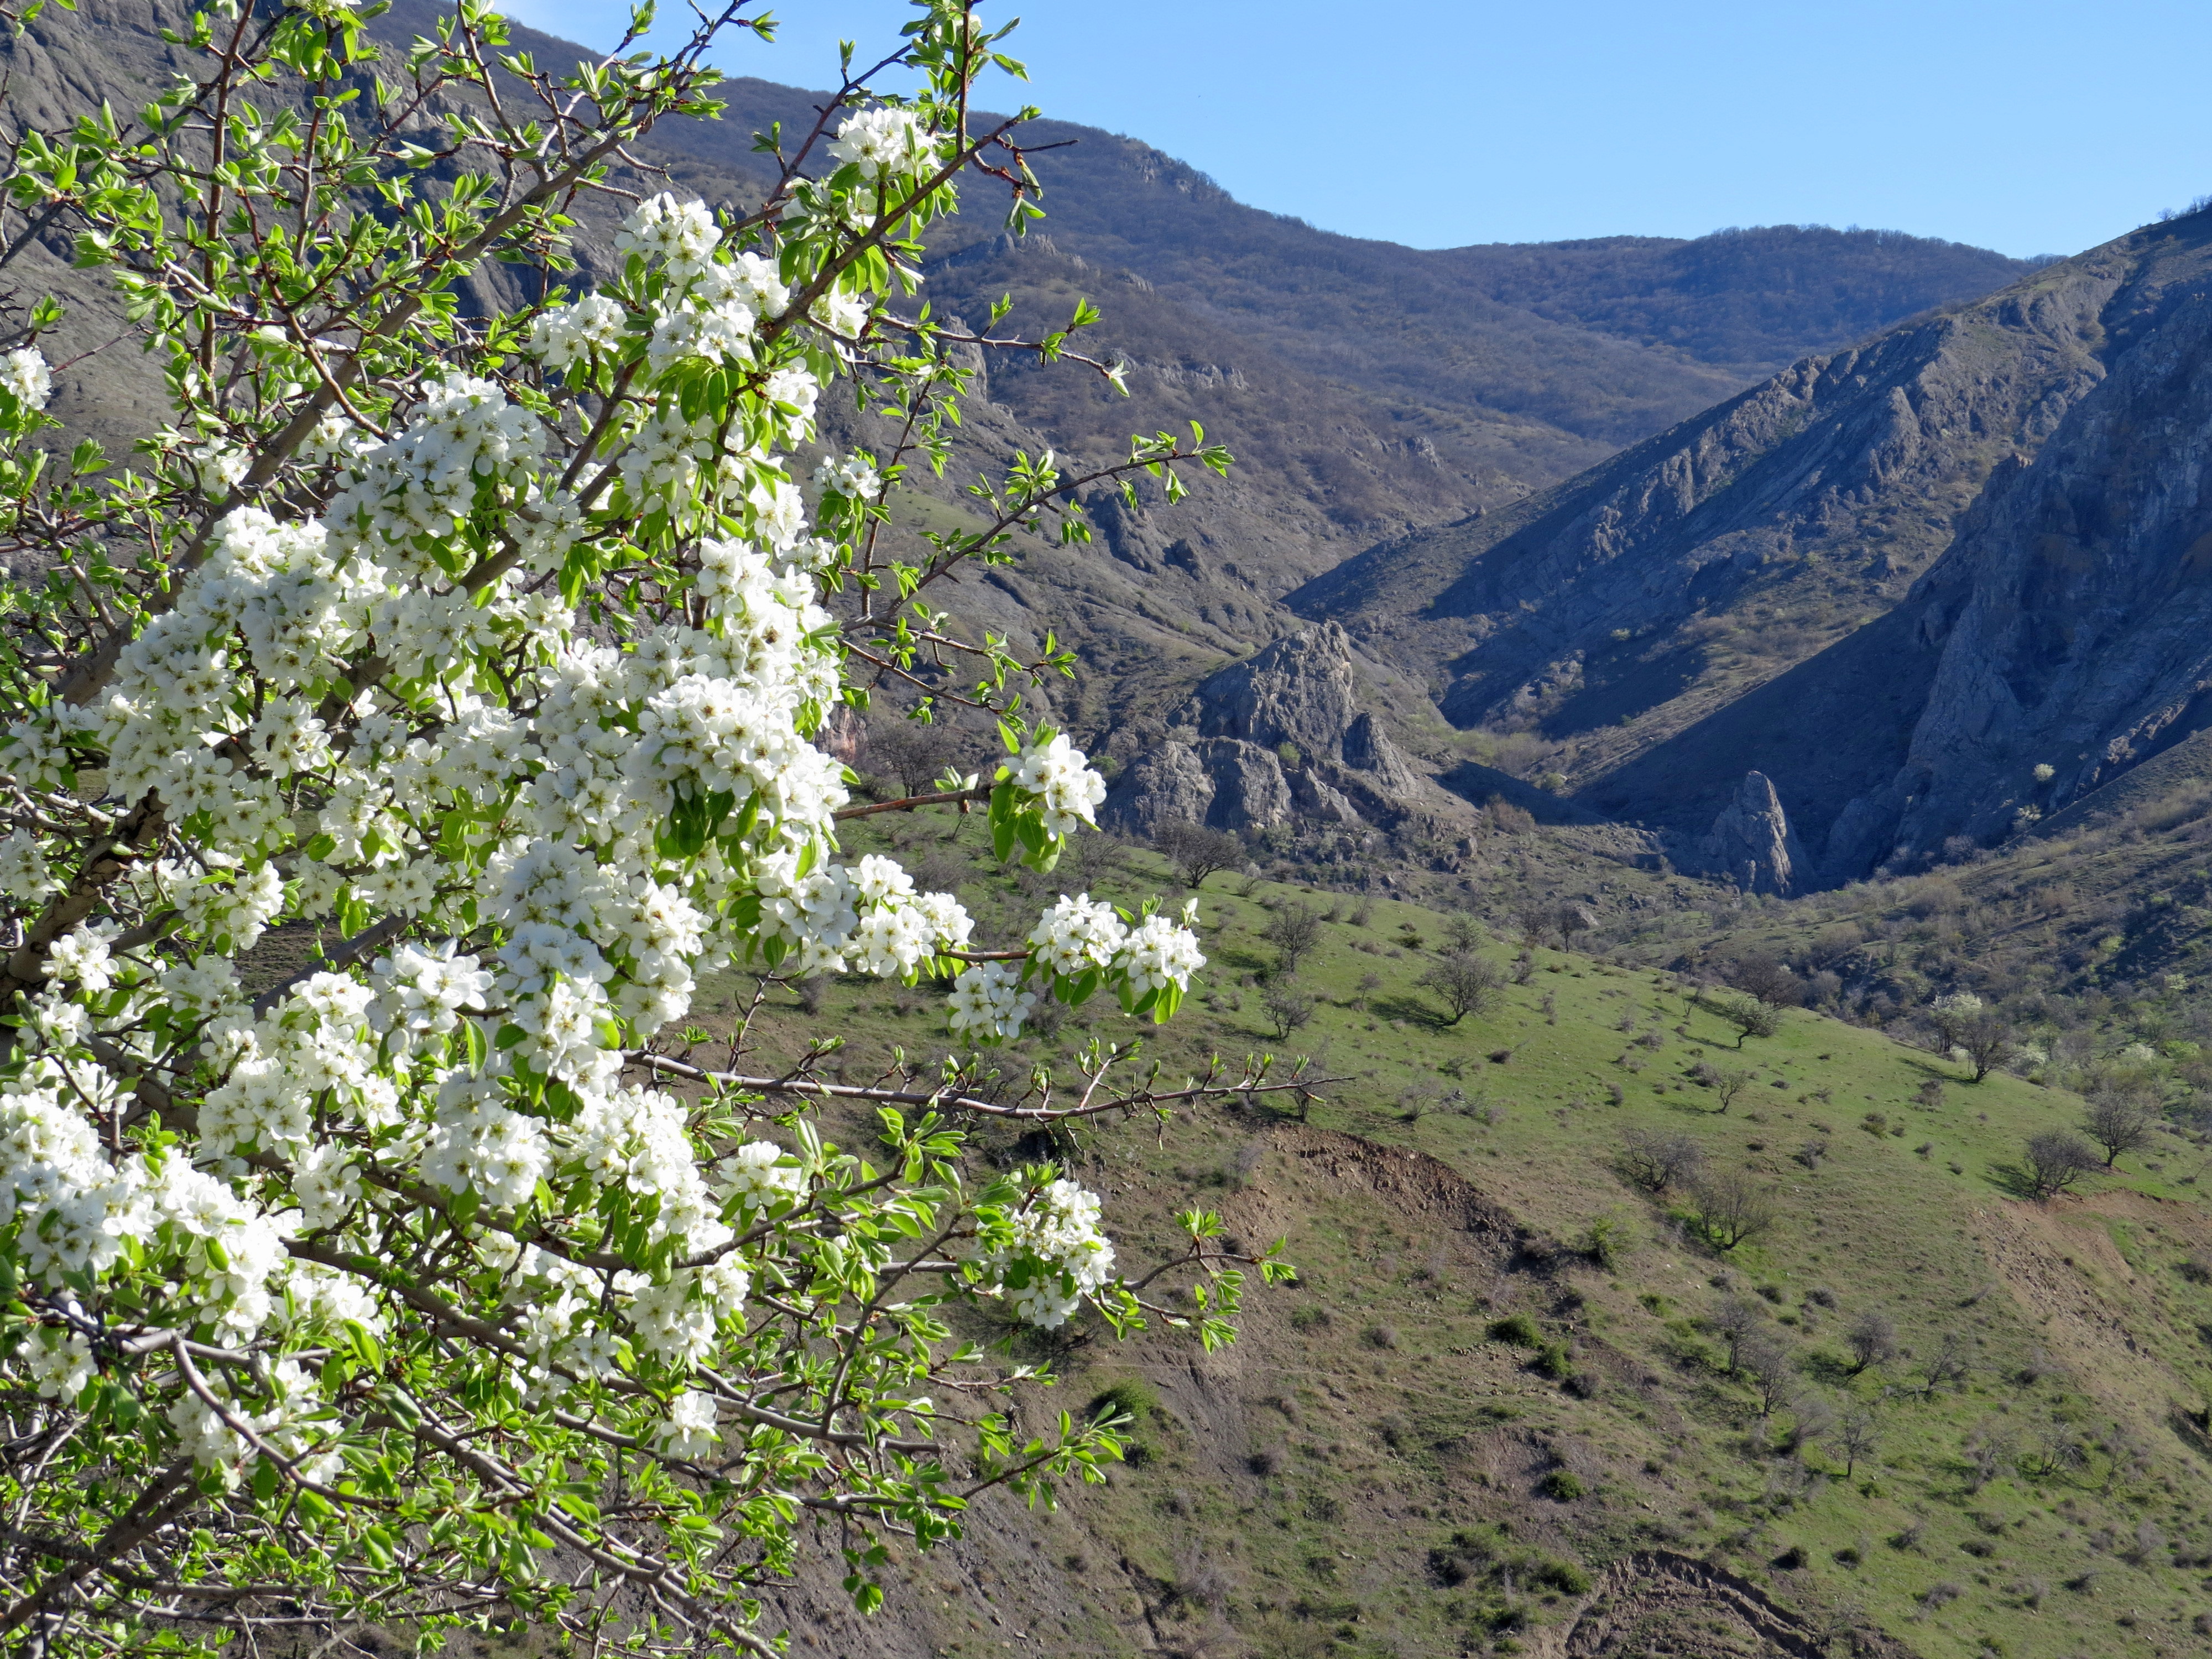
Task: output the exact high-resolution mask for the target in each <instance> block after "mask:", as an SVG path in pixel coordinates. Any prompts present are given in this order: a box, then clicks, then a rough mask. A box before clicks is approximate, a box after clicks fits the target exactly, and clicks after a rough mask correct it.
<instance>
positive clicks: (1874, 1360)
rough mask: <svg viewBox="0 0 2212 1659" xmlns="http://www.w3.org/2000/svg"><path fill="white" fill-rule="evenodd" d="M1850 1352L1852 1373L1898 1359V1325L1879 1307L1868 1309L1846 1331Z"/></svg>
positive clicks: (1854, 1374) (1845, 1339)
mask: <svg viewBox="0 0 2212 1659" xmlns="http://www.w3.org/2000/svg"><path fill="white" fill-rule="evenodd" d="M1844 1343H1845V1344H1846V1345H1847V1346H1849V1347H1850V1351H1851V1375H1852V1376H1857V1375H1858V1374H1859V1373H1860V1372H1861V1371H1863V1370H1866V1369H1867V1368H1868V1367H1869V1366H1870V1365H1886V1364H1888V1363H1889V1362H1890V1361H1891V1360H1893V1359H1894V1358H1897V1326H1896V1324H1895V1323H1894V1322H1893V1321H1892V1320H1891V1318H1890V1316H1888V1315H1887V1314H1886V1313H1883V1312H1882V1311H1881V1310H1880V1309H1878V1308H1869V1309H1868V1310H1866V1312H1864V1313H1863V1314H1861V1315H1860V1316H1858V1318H1857V1320H1855V1321H1854V1322H1852V1324H1851V1328H1850V1330H1849V1331H1847V1332H1845V1333H1844Z"/></svg>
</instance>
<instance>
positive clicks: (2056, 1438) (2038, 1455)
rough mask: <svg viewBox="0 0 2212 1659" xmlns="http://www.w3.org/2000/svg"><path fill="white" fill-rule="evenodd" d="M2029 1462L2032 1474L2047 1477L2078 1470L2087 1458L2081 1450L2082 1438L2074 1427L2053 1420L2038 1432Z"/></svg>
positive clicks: (2029, 1469)
mask: <svg viewBox="0 0 2212 1659" xmlns="http://www.w3.org/2000/svg"><path fill="white" fill-rule="evenodd" d="M2086 1461H2087V1458H2086V1455H2085V1454H2084V1453H2083V1451H2082V1449H2081V1435H2080V1433H2079V1432H2078V1431H2076V1430H2075V1427H2074V1425H2072V1424H2070V1423H2062V1422H2060V1421H2058V1420H2057V1419H2056V1418H2053V1419H2051V1421H2050V1422H2048V1423H2045V1425H2043V1427H2042V1428H2041V1429H2040V1430H2039V1431H2038V1432H2037V1434H2036V1437H2035V1445H2034V1447H2033V1449H2031V1450H2030V1451H2029V1453H2028V1455H2027V1466H2028V1471H2029V1473H2030V1474H2038V1475H2043V1476H2046V1477H2047V1476H2050V1475H2054V1474H2064V1473H2065V1472H2066V1471H2067V1470H2069V1469H2078V1468H2081V1465H2082V1464H2083V1462H2086Z"/></svg>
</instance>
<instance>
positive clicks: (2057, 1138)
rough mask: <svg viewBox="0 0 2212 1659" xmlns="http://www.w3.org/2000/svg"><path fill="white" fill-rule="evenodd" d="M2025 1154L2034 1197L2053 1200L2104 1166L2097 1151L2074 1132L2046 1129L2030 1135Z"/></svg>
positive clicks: (2029, 1181) (2029, 1193)
mask: <svg viewBox="0 0 2212 1659" xmlns="http://www.w3.org/2000/svg"><path fill="white" fill-rule="evenodd" d="M2022 1152H2023V1156H2024V1162H2025V1168H2026V1171H2027V1194H2028V1196H2029V1197H2031V1198H2039V1199H2040V1198H2052V1197H2056V1196H2057V1194H2060V1193H2063V1192H2068V1191H2070V1190H2071V1189H2072V1188H2074V1187H2075V1185H2076V1184H2078V1183H2079V1182H2081V1178H2082V1177H2083V1176H2087V1174H2088V1173H2089V1172H2090V1171H2091V1170H2094V1169H2096V1168H2098V1167H2099V1164H2100V1159H2099V1158H2098V1157H2097V1153H2096V1149H2095V1148H2093V1146H2090V1145H2089V1143H2088V1142H2087V1141H2086V1140H2084V1139H2081V1136H2079V1135H2077V1134H2075V1133H2074V1132H2073V1131H2072V1130H2071V1129H2045V1131H2044V1132H2043V1133H2040V1134H2034V1135H2030V1136H2029V1137H2028V1138H2027V1146H2025V1147H2024V1148H2023V1149H2022Z"/></svg>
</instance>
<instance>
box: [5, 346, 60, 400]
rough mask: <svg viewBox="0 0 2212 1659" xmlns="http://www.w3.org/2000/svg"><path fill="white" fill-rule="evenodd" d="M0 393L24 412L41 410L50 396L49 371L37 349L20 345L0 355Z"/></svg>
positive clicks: (52, 382)
mask: <svg viewBox="0 0 2212 1659" xmlns="http://www.w3.org/2000/svg"><path fill="white" fill-rule="evenodd" d="M0 392H7V393H8V394H9V396H11V397H12V398H15V401H16V402H17V403H19V404H22V405H23V407H24V408H26V409H44V408H45V407H46V399H47V398H51V397H52V396H53V392H54V380H53V374H52V371H51V370H50V369H48V368H47V367H46V358H45V357H44V356H42V355H41V354H40V351H39V349H38V348H37V347H36V346H21V347H19V348H17V349H15V350H14V351H10V352H9V353H7V354H6V355H5V356H0Z"/></svg>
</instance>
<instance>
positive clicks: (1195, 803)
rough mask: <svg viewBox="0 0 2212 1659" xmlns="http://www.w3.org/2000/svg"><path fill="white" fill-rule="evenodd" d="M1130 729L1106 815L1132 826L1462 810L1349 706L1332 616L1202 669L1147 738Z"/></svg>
mask: <svg viewBox="0 0 2212 1659" xmlns="http://www.w3.org/2000/svg"><path fill="white" fill-rule="evenodd" d="M1132 735H1135V736H1136V737H1137V741H1136V742H1135V743H1130V742H1127V741H1126V740H1125V741H1124V742H1123V743H1122V744H1121V752H1123V753H1126V754H1127V759H1126V760H1125V761H1124V762H1123V769H1122V771H1121V776H1120V777H1119V778H1118V779H1117V780H1116V781H1115V787H1114V788H1113V790H1112V791H1111V793H1109V794H1108V796H1107V798H1106V806H1105V813H1104V822H1106V823H1109V824H1111V825H1112V826H1114V827H1115V828H1117V829H1122V830H1125V831H1127V832H1128V833H1130V834H1134V835H1150V834H1151V833H1152V830H1153V829H1156V828H1158V826H1159V825H1160V824H1161V823H1166V822H1169V821H1171V820H1179V821H1182V822H1186V823H1205V824H1210V825H1212V827H1214V828H1215V829H1233V830H1238V831H1249V830H1255V829H1274V828H1276V827H1278V826H1279V825H1285V824H1291V823H1301V822H1303V823H1308V824H1313V825H1331V824H1333V825H1340V826H1356V825H1366V826H1370V827H1375V828H1382V829H1390V828H1395V827H1396V826H1397V825H1399V824H1401V823H1404V822H1406V821H1407V819H1408V818H1409V817H1413V816H1414V815H1415V814H1419V813H1426V814H1430V815H1432V816H1442V817H1463V816H1465V815H1466V813H1467V808H1466V805H1465V803H1463V802H1462V801H1460V800H1458V799H1456V798H1455V797H1454V796H1451V795H1449V794H1447V793H1445V792H1444V791H1443V790H1442V789H1440V788H1438V787H1437V785H1436V784H1435V783H1434V782H1432V781H1431V780H1430V779H1429V778H1427V777H1426V776H1425V775H1423V774H1421V773H1419V772H1418V771H1416V770H1415V769H1413V767H1412V766H1411V765H1410V764H1408V763H1407V760H1406V757H1404V756H1403V755H1402V754H1401V753H1400V752H1399V750H1398V748H1397V745H1396V744H1394V743H1392V742H1391V740H1390V738H1389V734H1388V733H1387V732H1384V731H1383V727H1382V725H1381V724H1380V723H1379V722H1378V721H1377V720H1376V718H1375V716H1374V714H1372V713H1371V712H1370V711H1368V710H1366V709H1363V708H1360V707H1359V697H1358V676H1357V674H1356V673H1355V671H1354V668H1353V664H1352V648H1351V643H1350V641H1348V640H1347V639H1346V636H1345V632H1344V630H1343V629H1341V628H1340V627H1338V626H1337V625H1336V624H1335V623H1323V624H1322V626H1321V627H1319V628H1313V629H1304V630H1302V631H1300V632H1298V633H1296V634H1291V635H1287V636H1285V638H1282V639H1279V640H1277V641H1274V642H1273V643H1272V644H1270V645H1268V646H1267V647H1266V648H1264V649H1263V650H1261V651H1260V652H1259V653H1256V654H1255V655H1254V656H1253V657H1251V658H1250V659H1248V660H1246V661H1244V662H1240V663H1237V664H1234V665H1231V666H1230V667H1228V668H1225V669H1223V670H1222V671H1220V672H1218V673H1217V674H1215V675H1213V676H1212V677H1211V678H1208V679H1206V681H1205V682H1204V683H1203V684H1200V686H1199V688H1198V689H1197V690H1196V691H1194V692H1193V693H1192V694H1191V696H1189V697H1188V699H1187V700H1186V701H1185V702H1183V703H1182V705H1181V706H1180V707H1178V708H1176V710H1175V711H1174V712H1173V713H1172V714H1170V715H1169V717H1168V719H1167V720H1166V721H1165V723H1164V725H1163V726H1160V727H1159V728H1158V732H1157V735H1154V736H1152V738H1151V739H1150V740H1149V741H1146V740H1145V737H1144V735H1143V734H1141V733H1136V734H1132Z"/></svg>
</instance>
